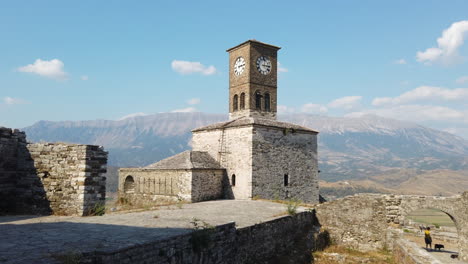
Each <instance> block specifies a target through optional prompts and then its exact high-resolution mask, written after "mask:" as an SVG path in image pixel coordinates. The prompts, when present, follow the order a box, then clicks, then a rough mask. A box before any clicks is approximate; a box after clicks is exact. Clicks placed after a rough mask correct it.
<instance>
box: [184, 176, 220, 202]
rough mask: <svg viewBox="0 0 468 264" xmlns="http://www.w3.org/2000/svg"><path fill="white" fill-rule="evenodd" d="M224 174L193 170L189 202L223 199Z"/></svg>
mask: <svg viewBox="0 0 468 264" xmlns="http://www.w3.org/2000/svg"><path fill="white" fill-rule="evenodd" d="M224 174H225V170H213V169H210V170H201V169H198V170H193V171H192V200H191V202H201V201H208V200H215V199H220V198H223V177H225V175H224Z"/></svg>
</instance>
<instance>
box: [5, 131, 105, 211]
mask: <svg viewBox="0 0 468 264" xmlns="http://www.w3.org/2000/svg"><path fill="white" fill-rule="evenodd" d="M106 163H107V152H105V151H104V150H103V149H102V147H98V146H91V145H77V144H66V143H36V144H29V143H27V142H26V135H25V134H24V132H20V131H18V130H11V129H8V128H0V190H1V193H0V196H1V197H0V198H1V199H0V200H1V201H0V213H6V214H12V213H19V214H50V213H52V214H59V215H87V214H89V213H91V212H92V210H93V209H94V207H95V206H96V204H97V203H101V202H104V200H105V176H104V174H105V172H106Z"/></svg>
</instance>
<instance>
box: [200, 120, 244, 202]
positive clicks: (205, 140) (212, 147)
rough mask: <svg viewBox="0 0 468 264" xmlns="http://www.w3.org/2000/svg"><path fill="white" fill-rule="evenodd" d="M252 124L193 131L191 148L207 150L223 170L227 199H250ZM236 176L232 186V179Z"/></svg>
mask: <svg viewBox="0 0 468 264" xmlns="http://www.w3.org/2000/svg"><path fill="white" fill-rule="evenodd" d="M252 134H253V127H251V126H249V127H233V128H226V129H217V130H209V131H198V132H194V133H193V138H192V148H193V150H194V151H206V152H208V153H209V154H210V155H211V156H212V157H213V158H214V159H215V160H217V161H218V162H219V163H220V165H221V167H223V168H225V169H226V174H227V179H225V181H224V183H225V184H224V195H225V197H226V198H235V199H250V198H252ZM233 175H235V178H236V180H235V185H232V178H233Z"/></svg>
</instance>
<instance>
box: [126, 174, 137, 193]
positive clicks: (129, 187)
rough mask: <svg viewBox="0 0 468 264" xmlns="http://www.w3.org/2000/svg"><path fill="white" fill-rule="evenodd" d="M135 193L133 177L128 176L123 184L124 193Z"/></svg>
mask: <svg viewBox="0 0 468 264" xmlns="http://www.w3.org/2000/svg"><path fill="white" fill-rule="evenodd" d="M134 192H135V180H133V177H132V176H130V175H128V176H127V178H125V182H124V193H134Z"/></svg>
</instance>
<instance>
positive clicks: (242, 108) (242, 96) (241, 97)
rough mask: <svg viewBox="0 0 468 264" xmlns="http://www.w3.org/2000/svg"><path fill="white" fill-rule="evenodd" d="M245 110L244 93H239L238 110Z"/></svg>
mask: <svg viewBox="0 0 468 264" xmlns="http://www.w3.org/2000/svg"><path fill="white" fill-rule="evenodd" d="M244 109H245V93H241V95H240V110H244Z"/></svg>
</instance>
